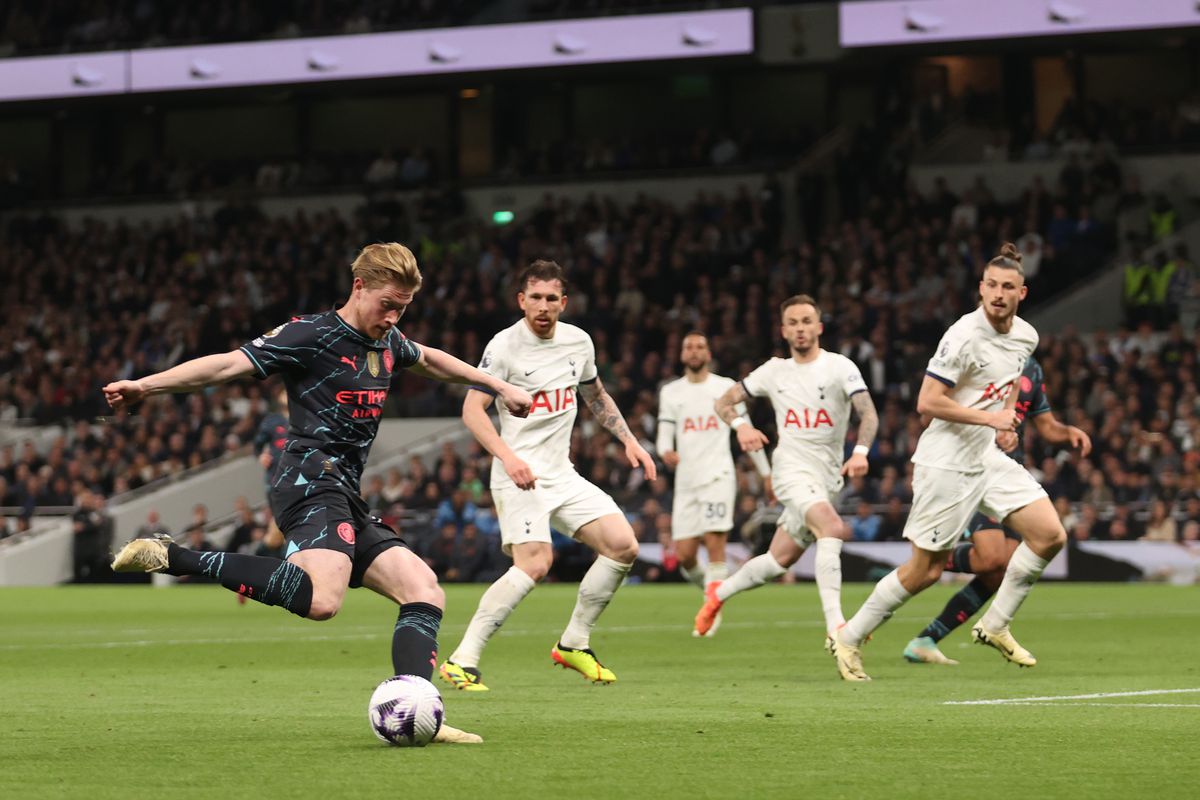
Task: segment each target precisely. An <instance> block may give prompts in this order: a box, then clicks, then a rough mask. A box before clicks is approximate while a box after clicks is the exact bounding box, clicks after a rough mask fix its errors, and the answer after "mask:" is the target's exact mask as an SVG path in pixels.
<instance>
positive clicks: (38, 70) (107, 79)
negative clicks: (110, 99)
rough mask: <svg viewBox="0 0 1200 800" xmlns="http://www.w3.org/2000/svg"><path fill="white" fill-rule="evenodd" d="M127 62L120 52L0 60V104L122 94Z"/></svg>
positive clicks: (124, 85) (123, 53)
mask: <svg viewBox="0 0 1200 800" xmlns="http://www.w3.org/2000/svg"><path fill="white" fill-rule="evenodd" d="M128 58H129V54H128V53H127V52H120V53H87V54H82V55H76V56H43V57H38V58H5V59H0V101H3V100H39V99H44V98H48V97H84V96H88V95H97V94H119V93H123V92H125V91H128V87H127V85H126V82H125V78H126V73H127V69H128V67H127V62H128Z"/></svg>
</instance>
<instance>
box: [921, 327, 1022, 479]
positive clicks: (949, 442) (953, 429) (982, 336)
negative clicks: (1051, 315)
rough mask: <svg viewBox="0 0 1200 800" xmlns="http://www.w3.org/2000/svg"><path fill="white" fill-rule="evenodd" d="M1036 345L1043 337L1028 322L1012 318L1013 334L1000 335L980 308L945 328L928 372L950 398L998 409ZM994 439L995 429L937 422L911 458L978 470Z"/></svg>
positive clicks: (923, 461) (950, 466) (960, 470)
mask: <svg viewBox="0 0 1200 800" xmlns="http://www.w3.org/2000/svg"><path fill="white" fill-rule="evenodd" d="M1037 344H1038V333H1037V331H1036V330H1034V327H1033V326H1032V325H1030V324H1029V323H1028V322H1026V321H1025V320H1023V319H1021V318H1020V317H1013V324H1012V328H1011V329H1010V330H1009V332H1008V333H999V332H998V331H997V330H996V329H995V328H993V327H992V325H991V323H990V322H988V321H987V317H986V316H985V314H984V311H983V307H982V306H981V307H979V308H977V309H975V310H974V311H972V312H971V313H969V314H964V315H963V316H962V317H960V318H959V319H958V321H957V322H955V323H954V324H953V325H951V326H950V327H949V328H948V329H947V330H946V333H945V334H944V335H943V336H942V340H941V342H939V343H938V348H937V351H936V352H935V353H934V355H933V358H931V359H930V360H929V366H928V367H926V368H925V374H926V375H928V376H929V377H931V378H934V379H935V380H939V381H941V382H942V383H944V384H946V385H947V386H950V387H952V388H951V390H950V397H951V398H952V399H953V400H954V402H956V403H958V404H959V405H963V406H966V407H967V408H978V409H980V410H981V411H999V410H1000V409H1002V408H1003V407H1004V400H1005V398H1007V397H1008V393H1009V392H1010V391H1013V382H1014V381H1016V380H1017V378H1019V377H1020V376H1021V371H1022V370H1024V369H1025V361H1026V359H1028V358H1029V357H1030V356H1031V355H1033V351H1034V350H1035V349H1036V348H1037ZM995 441H996V430H995V429H994V428H990V427H988V426H986V425H966V424H963V423H961V422H947V421H945V420H942V419H935V420H934V421H933V422H931V423H930V424H929V427H928V428H926V429H925V432H924V433H922V434H921V438H920V440H919V441H918V442H917V449H916V451H915V452H914V453H913V457H912V460H913V463H914V464H922V465H924V466H929V467H939V468H941V469H951V470H956V471H958V472H978V471H979V470H981V469H983V456H984V454H985V453H986V452H987V450H988V448H990V447H994V446H995Z"/></svg>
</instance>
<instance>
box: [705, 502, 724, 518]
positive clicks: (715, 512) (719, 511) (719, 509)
mask: <svg viewBox="0 0 1200 800" xmlns="http://www.w3.org/2000/svg"><path fill="white" fill-rule="evenodd" d="M725 511H726V506H725V504H724V503H705V504H704V518H705V519H721V518H722V517H724V516H725Z"/></svg>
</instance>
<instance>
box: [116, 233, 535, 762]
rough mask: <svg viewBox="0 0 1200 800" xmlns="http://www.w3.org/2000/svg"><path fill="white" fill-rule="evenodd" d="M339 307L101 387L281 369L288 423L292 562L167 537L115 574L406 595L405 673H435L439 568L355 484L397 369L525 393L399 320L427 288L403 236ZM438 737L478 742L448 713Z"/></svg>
mask: <svg viewBox="0 0 1200 800" xmlns="http://www.w3.org/2000/svg"><path fill="white" fill-rule="evenodd" d="M352 270H353V273H354V283H353V288H352V289H351V292H350V297H349V299H348V300H347V301H346V303H345V305H343V306H342V307H340V308H338V309H336V310H332V311H326V312H323V313H320V314H310V315H307V316H301V317H293V318H292V320H291V321H290V322H286V323H284V324H283V325H280V326H279V327H277V328H275V329H274V330H272V331H269V332H267V333H264V334H263V335H262V336H260V337H258V338H257V339H254V340H253V341H252V342H249V343H247V344H245V345H243V346H242V347H241V348H239V349H237V350H232V351H230V352H228V353H221V354H216V355H210V356H204V357H202V358H197V359H193V360H191V361H187V362H184V363H183V364H179V365H177V366H175V367H172V368H171V369H168V370H166V371H164V372H160V373H157V374H155V375H149V376H147V377H144V378H141V379H140V380H135V381H131V380H124V381H116V382H114V383H110V384H108V385H107V386H105V387H104V395H105V398H106V399H107V401H108V403H109V405H110V406H112V407H113V409H121V408H124V407H126V406H129V405H132V404H134V403H137V402H139V401H140V400H142V399H143V398H145V397H147V396H149V395H153V394H162V393H165V392H186V391H191V390H195V389H200V388H203V387H205V386H212V385H214V384H220V383H225V382H226V381H230V380H233V379H235V378H239V377H244V376H248V375H255V376H256V377H258V378H266V377H268V376H269V375H276V374H278V375H280V376H281V377H282V378H283V381H284V385H285V386H286V387H287V392H288V399H289V403H288V406H289V415H290V418H291V420H290V424H289V429H288V434H287V441H286V442H285V443H284V446H283V450H282V453H281V455H280V460H279V463H278V464H277V465H276V467H275V469H274V472H273V474H272V478H271V485H270V489H269V493H268V495H269V500H270V504H271V509H272V511H273V512H274V514H275V519H276V521H277V522H278V524H279V527H280V528H281V529H282V530H283V531H284V533H285V535H286V537H287V541H288V545H287V552H286V560H284V561H279V560H278V559H273V558H264V557H261V556H251V555H241V554H236V553H199V552H193V551H191V550H187V549H185V548H182V547H179V546H177V545H176V544H174V543H173V542H172V541H171V540H170V539H169V538H154V539H136V540H134V541H132V542H130V543H128V544H127V545H125V547H124V548H122V550H121V551H120V552H119V553H118V554H117V555H116V557H115V559H114V560H113V569H114V570H115V571H118V572H165V573H167V574H169V575H204V576H207V577H209V578H212V579H214V580H216V581H218V582H219V583H221V585H223V586H224V587H225V588H227V589H230V590H232V591H234V592H237V593H239V594H242V595H245V596H246V597H248V598H250V599H252V600H257V601H258V602H260V603H265V604H267V605H274V606H282V607H283V608H286V609H287V610H288V611H290V612H292V613H293V614H296V615H298V616H301V617H305V618H308V619H313V620H326V619H329V618H330V617H332V616H333V615H334V614H336V613H337V611H338V609H339V608H340V607H341V605H342V601H343V599H344V598H345V595H346V589H347V588H349V587H359V586H366V587H367V588H368V589H371V590H373V591H375V592H377V593H379V594H381V595H383V596H385V597H388V598H390V599H392V600H393V601H395V602H396V603H397V604H399V606H400V613H399V617H398V618H397V620H396V626H395V632H394V634H393V638H392V666H393V669H394V672H395V674H397V675H418V676H420V677H422V678H425V679H426V680H428V679H429V678H430V676H431V675H432V672H433V668H434V665H435V663H436V660H437V633H438V628H439V627H440V624H441V619H442V609H443V608H444V606H445V594H444V593H443V592H442V589H441V587H439V586H438V583H437V577H436V576H435V575H434V573H433V571H432V570H431V569H430V568H429V567H428V566H427V565H426V564H425V562H424V561H422V560H421V559H420V558H419V557H418V556H417V555H416V554H415V553H413V552H412V551H411V550H409V549H408V548H407V546H406V545H405V543H404V542H403V540H401V539H400V537H399V536H397V535H396V532H395V531H394V530H392V529H391V528H390V527H388V526H387V525H385V524H384V523H383V522H382V521H381V520H380V519H379V518H378V517H374V516H371V514H370V512H369V511H368V509H367V505H366V503H365V502H364V501H363V499H362V497H361V496H360V493H359V482H360V480H361V478H362V473H363V467H364V464H365V462H366V459H367V453H368V452H369V451H370V448H371V444H372V442H374V440H375V435H376V434H377V433H378V431H379V418H380V416H381V413H382V411H383V404H384V401H385V400H386V398H387V394H388V387H389V386H390V384H391V381H392V378H393V375H394V373H395V371H396V370H400V369H408V370H410V371H412V372H416V373H417V374H419V375H423V376H425V377H428V378H433V379H436V380H441V381H447V382H451V383H461V384H472V385H476V386H483V387H487V388H488V389H489V390H491V391H494V392H496V393H497V395H498V397H499V398H500V400H501V401H502V402H503V403H504V404H505V406H506V407H507V408H508V409H509V410H510V412H512V413H514V414H516V415H518V416H524V415H525V414H527V413H528V412H529V407H530V405H531V404H532V402H533V398H532V397H530V395H529V393H528V392H526V391H524V390H522V389H519V388H517V387H515V386H513V385H511V384H509V383H506V382H504V381H501V380H499V379H497V378H495V377H492V376H491V375H488V374H486V373H484V372H482V371H480V370H478V369H476V368H475V367H473V366H471V365H469V364H466V363H464V362H462V361H460V360H459V359H457V358H455V357H454V356H451V355H449V354H447V353H444V352H442V351H440V350H436V349H434V348H432V347H424V346H421V345H418V344H417V343H415V342H412V341H410V340H409V339H407V338H405V336H404V334H402V333H401V332H400V331H399V329H398V328H397V327H396V325H397V323H398V322H399V320H400V317H401V315H403V313H404V310H405V308H406V307H407V306H408V304H409V303H411V302H412V300H413V295H414V294H415V293H416V291H417V290H418V289H419V288H420V286H421V273H420V271H419V269H418V268H417V261H416V258H415V257H414V256H413V254H412V252H410V251H409V249H408V248H406V247H404V246H403V245H400V244H396V243H390V244H373V245H369V246H367V247H365V248H363V250H362V252H361V253H360V254H359V255H358V257H357V258H356V259H355V260H354V263H353V265H352ZM434 741H444V742H478V741H481V739H480V738H479V737H478V736H475V735H474V734H469V733H465V732H463V731H460V730H457V729H455V728H450V727H448V726H445V725H443V726H442V729H441V730H440V731H439V732H438V735H437V737H435V739H434Z"/></svg>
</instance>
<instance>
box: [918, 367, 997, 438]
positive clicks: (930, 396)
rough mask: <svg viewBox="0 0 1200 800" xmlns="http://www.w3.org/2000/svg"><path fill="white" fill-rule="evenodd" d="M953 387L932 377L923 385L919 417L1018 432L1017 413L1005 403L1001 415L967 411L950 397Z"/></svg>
mask: <svg viewBox="0 0 1200 800" xmlns="http://www.w3.org/2000/svg"><path fill="white" fill-rule="evenodd" d="M950 389H951V387H949V386H947V385H946V384H944V383H942V382H941V381H939V380H937V379H936V378H931V377H929V376H928V375H926V376H925V380H923V381H921V392H920V394H919V395H917V413H918V414H921V415H923V416H924V415H928V416H930V417H933V418H934V419H943V420H945V421H946V422H961V423H963V424H965V425H984V426H987V427H989V428H995V429H996V430H998V431H1015V430H1016V429H1017V412H1016V409H1014V408H1013V407H1012V406H1011V405H1009V404H1008V403H1005V406H1004V408H1003V409H1002V410H1001V411H982V410H980V409H978V408H967V407H966V406H964V405H961V404H959V403H958V402H956V401H955V400H954V398H953V397H951V396H950ZM1012 395H1016V391H1011V392H1010V396H1011V401H1012V402H1013V403H1016V397H1015V396H1012Z"/></svg>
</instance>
